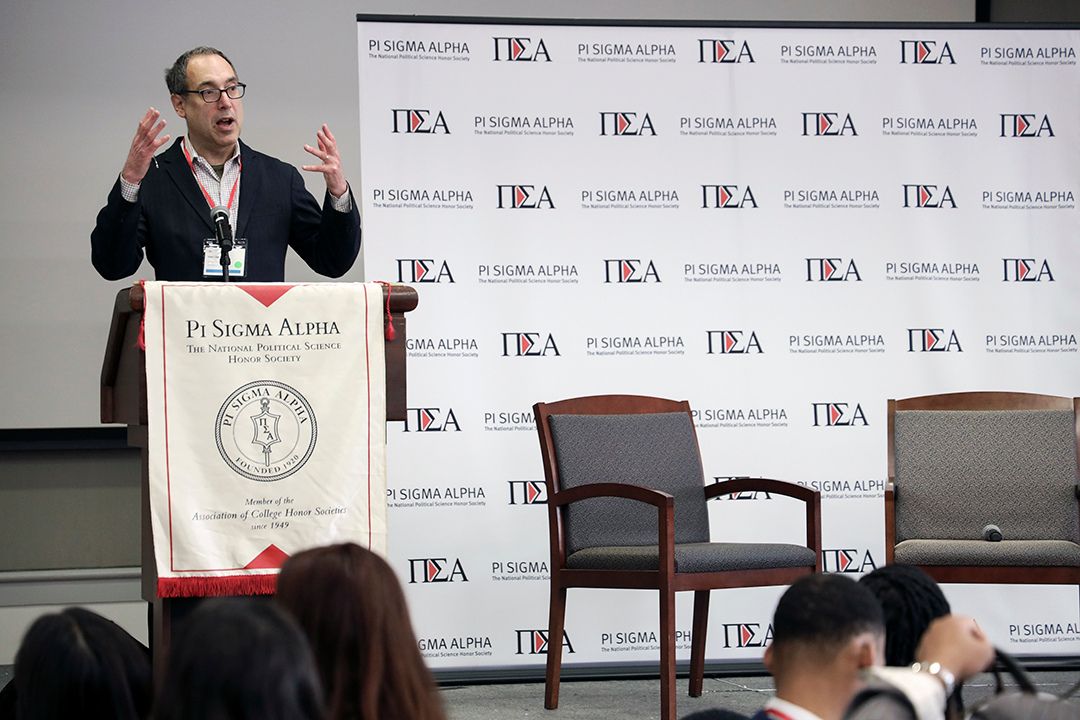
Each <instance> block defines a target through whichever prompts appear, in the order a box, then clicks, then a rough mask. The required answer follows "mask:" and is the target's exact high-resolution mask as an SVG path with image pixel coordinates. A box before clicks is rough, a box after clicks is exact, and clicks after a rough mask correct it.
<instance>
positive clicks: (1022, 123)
mask: <svg viewBox="0 0 1080 720" xmlns="http://www.w3.org/2000/svg"><path fill="white" fill-rule="evenodd" d="M1027 129H1028V124H1027V120H1025V119H1024V118H1023V117H1021V116H1017V118H1016V134H1017V135H1023V134H1024V131H1025V130H1027Z"/></svg>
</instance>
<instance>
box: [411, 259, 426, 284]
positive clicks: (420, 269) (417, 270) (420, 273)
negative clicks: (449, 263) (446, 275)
mask: <svg viewBox="0 0 1080 720" xmlns="http://www.w3.org/2000/svg"><path fill="white" fill-rule="evenodd" d="M413 274H414V275H416V279H417V281H420V280H423V279H424V276H425V275H427V274H428V271H427V268H426V267H424V264H423V263H422V262H420V261H419V260H414V261H413Z"/></svg>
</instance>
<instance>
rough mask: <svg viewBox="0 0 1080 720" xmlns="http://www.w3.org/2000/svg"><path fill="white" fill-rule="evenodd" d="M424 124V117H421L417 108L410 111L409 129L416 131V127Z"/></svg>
mask: <svg viewBox="0 0 1080 720" xmlns="http://www.w3.org/2000/svg"><path fill="white" fill-rule="evenodd" d="M423 124H424V118H422V117H420V113H418V112H416V111H415V110H410V111H409V131H410V132H416V129H417V128H418V127H420V126H421V125H423Z"/></svg>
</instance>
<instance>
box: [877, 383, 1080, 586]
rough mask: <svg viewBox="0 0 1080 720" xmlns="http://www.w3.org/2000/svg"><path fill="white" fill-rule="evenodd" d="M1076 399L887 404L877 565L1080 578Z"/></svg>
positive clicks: (953, 396) (981, 577)
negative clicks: (880, 561) (880, 560)
mask: <svg viewBox="0 0 1080 720" xmlns="http://www.w3.org/2000/svg"><path fill="white" fill-rule="evenodd" d="M1078 407H1080V399H1077V398H1069V397H1057V396H1053V395H1033V394H1028V393H1007V392H969V393H949V394H944V395H926V396H923V397H915V398H907V399H904V400H889V407H888V418H889V430H888V433H889V484H888V486H887V487H886V490H885V561H886V563H893V562H897V563H904V564H908V565H917V566H919V567H921V568H922V569H923V570H925V571H926V572H927V573H928V574H929V575H930V576H932V577H933V578H934V579H936V580H937V581H938V582H953V583H978V582H982V583H1054V584H1073V583H1077V582H1080V501H1078V499H1077V492H1078V485H1077V482H1078V476H1077V443H1078V438H1080V424H1078V422H1077V417H1078V413H1077V409H1078Z"/></svg>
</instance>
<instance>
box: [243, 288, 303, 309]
mask: <svg viewBox="0 0 1080 720" xmlns="http://www.w3.org/2000/svg"><path fill="white" fill-rule="evenodd" d="M236 287H238V288H240V289H241V290H243V291H244V292H246V293H247V294H248V295H250V296H251V297H253V298H255V299H256V300H258V301H259V302H261V303H262V304H263V305H265V306H266V307H270V306H271V305H273V304H274V303H275V302H277V300H278V298H280V297H281V296H282V295H284V294H285V293H287V292H289V291H290V290H292V289H293V287H294V286H293V285H237V286H236Z"/></svg>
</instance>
